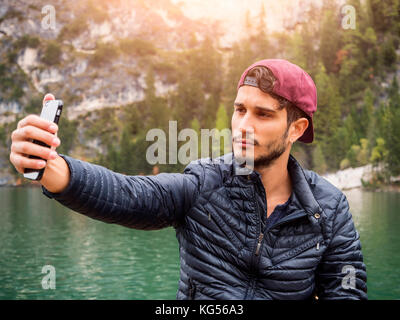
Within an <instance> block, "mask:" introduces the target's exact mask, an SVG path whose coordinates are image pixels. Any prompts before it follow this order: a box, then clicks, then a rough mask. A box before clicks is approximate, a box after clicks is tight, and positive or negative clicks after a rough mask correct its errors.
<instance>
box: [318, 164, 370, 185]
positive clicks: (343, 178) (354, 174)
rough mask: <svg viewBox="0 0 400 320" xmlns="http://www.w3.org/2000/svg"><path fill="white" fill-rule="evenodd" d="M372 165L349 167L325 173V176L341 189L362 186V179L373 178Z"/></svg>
mask: <svg viewBox="0 0 400 320" xmlns="http://www.w3.org/2000/svg"><path fill="white" fill-rule="evenodd" d="M371 172H372V165H370V164H369V165H366V166H363V167H358V168H348V169H345V170H340V171H337V172H336V173H331V174H327V175H324V176H323V177H324V178H325V179H326V180H328V181H329V182H330V183H332V184H333V185H334V186H335V187H337V188H339V189H341V190H349V189H354V188H361V187H362V182H361V179H363V180H364V181H367V180H369V179H371Z"/></svg>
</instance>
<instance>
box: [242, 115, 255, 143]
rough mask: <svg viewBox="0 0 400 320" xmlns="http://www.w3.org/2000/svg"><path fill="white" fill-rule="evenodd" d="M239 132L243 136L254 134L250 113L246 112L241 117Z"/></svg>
mask: <svg viewBox="0 0 400 320" xmlns="http://www.w3.org/2000/svg"><path fill="white" fill-rule="evenodd" d="M238 130H239V132H240V133H241V135H242V137H243V138H246V137H252V136H253V134H254V127H253V124H252V121H251V117H250V115H249V113H246V114H245V115H244V117H243V118H242V119H241V121H240V123H239V127H238Z"/></svg>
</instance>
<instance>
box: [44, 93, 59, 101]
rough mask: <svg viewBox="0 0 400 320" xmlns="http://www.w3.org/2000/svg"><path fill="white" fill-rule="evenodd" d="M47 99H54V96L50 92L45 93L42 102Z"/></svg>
mask: <svg viewBox="0 0 400 320" xmlns="http://www.w3.org/2000/svg"><path fill="white" fill-rule="evenodd" d="M49 100H56V97H55V96H54V95H53V94H51V93H47V94H46V95H45V96H44V98H43V103H45V102H46V101H49Z"/></svg>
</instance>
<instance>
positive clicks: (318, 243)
mask: <svg viewBox="0 0 400 320" xmlns="http://www.w3.org/2000/svg"><path fill="white" fill-rule="evenodd" d="M317 250H319V242H318V243H317Z"/></svg>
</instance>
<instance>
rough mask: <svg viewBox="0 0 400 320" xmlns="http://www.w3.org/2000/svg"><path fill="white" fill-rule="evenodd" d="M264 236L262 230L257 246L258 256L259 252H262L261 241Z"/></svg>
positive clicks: (256, 253)
mask: <svg viewBox="0 0 400 320" xmlns="http://www.w3.org/2000/svg"><path fill="white" fill-rule="evenodd" d="M263 238H264V234H263V233H262V232H261V233H260V235H259V236H258V243H257V248H256V252H255V255H256V256H258V254H259V253H260V248H261V241H262V240H263Z"/></svg>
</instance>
